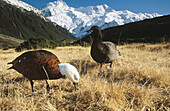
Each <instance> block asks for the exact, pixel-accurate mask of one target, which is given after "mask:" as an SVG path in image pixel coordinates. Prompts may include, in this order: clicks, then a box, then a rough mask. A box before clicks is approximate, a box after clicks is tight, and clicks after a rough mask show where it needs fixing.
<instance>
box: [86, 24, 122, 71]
mask: <svg viewBox="0 0 170 111" xmlns="http://www.w3.org/2000/svg"><path fill="white" fill-rule="evenodd" d="M88 32H92V33H91V37H92V39H93V43H92V45H91V57H92V58H93V59H94V60H95V61H96V62H98V63H100V64H101V69H100V73H102V64H103V63H110V67H111V66H112V62H113V61H115V60H116V59H117V57H118V56H119V55H120V52H119V51H118V49H117V48H116V45H115V44H113V43H112V42H109V41H103V40H102V32H101V30H100V28H99V27H98V26H93V27H91V29H90V30H89V31H88Z"/></svg>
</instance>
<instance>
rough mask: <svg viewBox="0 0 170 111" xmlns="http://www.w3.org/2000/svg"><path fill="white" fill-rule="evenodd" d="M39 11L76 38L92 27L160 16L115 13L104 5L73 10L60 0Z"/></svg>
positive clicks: (103, 27)
mask: <svg viewBox="0 0 170 111" xmlns="http://www.w3.org/2000/svg"><path fill="white" fill-rule="evenodd" d="M40 10H41V12H42V13H43V14H44V15H45V16H46V17H47V18H48V19H49V20H51V21H52V22H55V23H57V24H58V25H60V26H62V27H63V28H66V29H67V30H69V32H71V33H72V34H73V35H74V36H76V37H83V36H84V35H86V34H87V32H86V31H87V30H88V29H90V27H91V26H93V25H98V26H100V27H101V29H105V28H108V27H112V26H118V25H124V24H126V23H130V22H135V21H140V20H144V19H149V18H154V17H158V16H161V15H159V14H157V13H154V14H148V13H138V14H135V13H133V12H130V11H128V10H124V11H116V10H113V9H112V8H110V7H109V6H108V5H106V4H104V5H97V6H88V7H80V8H73V7H69V6H68V5H67V4H66V3H65V2H63V1H62V0H58V1H54V2H49V3H48V4H46V5H45V6H43V7H42V8H41V9H40Z"/></svg>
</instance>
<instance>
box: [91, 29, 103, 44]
mask: <svg viewBox="0 0 170 111" xmlns="http://www.w3.org/2000/svg"><path fill="white" fill-rule="evenodd" d="M92 36H94V37H93V38H94V40H93V42H94V43H97V42H102V32H101V31H98V32H95V33H94V34H93V35H92Z"/></svg>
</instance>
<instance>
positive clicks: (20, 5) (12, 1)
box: [3, 0, 46, 20]
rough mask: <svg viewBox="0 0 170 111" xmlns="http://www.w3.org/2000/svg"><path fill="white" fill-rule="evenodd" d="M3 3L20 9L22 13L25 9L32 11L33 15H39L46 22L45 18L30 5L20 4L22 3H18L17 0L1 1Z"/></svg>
mask: <svg viewBox="0 0 170 111" xmlns="http://www.w3.org/2000/svg"><path fill="white" fill-rule="evenodd" d="M3 1H5V2H6V3H8V4H11V5H14V6H16V7H18V8H20V9H21V10H22V11H24V10H23V9H25V10H27V11H33V12H34V13H36V14H37V15H39V16H40V17H41V18H43V19H45V20H46V18H45V16H44V15H43V13H42V12H41V11H40V10H38V9H36V8H34V7H33V6H31V5H29V4H27V3H25V2H22V1H19V0H3Z"/></svg>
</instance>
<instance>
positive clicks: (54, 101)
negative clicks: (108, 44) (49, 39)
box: [0, 44, 170, 111]
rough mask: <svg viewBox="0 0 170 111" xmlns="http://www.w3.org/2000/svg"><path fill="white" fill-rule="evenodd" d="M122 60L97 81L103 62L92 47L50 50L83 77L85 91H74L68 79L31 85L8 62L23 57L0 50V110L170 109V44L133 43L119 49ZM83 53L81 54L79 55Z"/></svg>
mask: <svg viewBox="0 0 170 111" xmlns="http://www.w3.org/2000/svg"><path fill="white" fill-rule="evenodd" d="M118 48H119V50H120V52H121V54H122V57H120V58H119V59H118V60H117V61H115V62H114V64H113V67H112V69H111V70H110V69H109V65H104V67H103V68H104V75H103V76H101V77H98V76H97V75H98V74H97V73H98V72H99V64H97V63H95V62H94V61H93V60H92V58H91V57H90V55H89V54H90V47H78V46H75V47H57V48H56V49H55V50H49V49H47V50H49V51H51V52H53V53H55V54H56V55H57V56H58V58H59V59H60V61H61V62H69V63H71V64H73V65H75V66H76V68H77V69H78V71H79V72H80V73H81V79H80V82H79V85H80V90H78V91H74V88H73V85H72V83H71V82H70V81H69V80H68V79H60V80H52V81H49V84H50V86H51V87H52V89H51V90H50V93H47V92H46V90H45V87H46V84H45V81H35V86H34V87H35V91H36V93H35V94H31V87H30V83H29V81H28V80H27V79H25V78H24V77H23V76H22V75H21V74H19V73H17V72H16V71H14V70H6V69H7V68H8V67H10V66H8V65H7V63H8V62H10V61H12V60H13V59H14V58H15V57H17V56H19V55H20V54H21V53H23V52H20V53H16V52H14V51H13V50H12V49H11V50H7V51H3V50H0V61H1V62H0V87H1V89H0V106H1V109H0V110H51V111H55V110H73V109H74V110H94V109H98V110H104V109H105V110H110V111H113V110H115V111H117V110H125V111H132V110H133V111H134V110H135V111H141V110H142V111H145V110H152V111H157V110H158V109H160V110H170V101H169V100H170V96H169V91H170V82H169V81H170V75H169V74H170V63H169V62H168V61H170V60H169V59H170V44H157V45H149V44H133V45H124V46H118ZM77 52H79V53H77Z"/></svg>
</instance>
